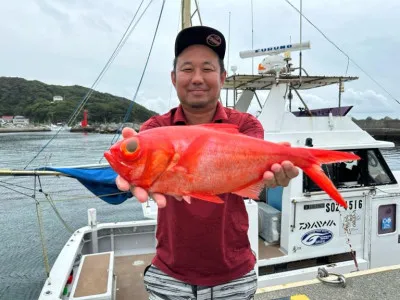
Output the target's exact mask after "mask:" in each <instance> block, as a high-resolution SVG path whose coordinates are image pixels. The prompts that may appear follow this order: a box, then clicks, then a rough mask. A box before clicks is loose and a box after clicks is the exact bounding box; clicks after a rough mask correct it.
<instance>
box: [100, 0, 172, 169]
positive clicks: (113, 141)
mask: <svg viewBox="0 0 400 300" xmlns="http://www.w3.org/2000/svg"><path fill="white" fill-rule="evenodd" d="M164 5H165V0H163V2H162V6H161V11H160V14H159V16H158V21H157V26H156V29H155V31H154V35H153V40H152V42H151V46H150V50H149V53H148V55H147V59H146V63H145V65H144V69H143V72H142V75H141V76H140V80H139V84H138V86H137V88H136V91H135V94H134V96H133V99H132V101H131V103H130V105H129V107H128V110H127V112H126V114H125V117H124V119H123V122H122V123H121V125H120V127H119V130H117V133H116V134H115V135H114V137H113V139H112V141H111V145H113V144H114V143H115V142H116V141H117V140H118V139H119V137H120V136H121V129H122V126H123V124H124V123H125V122H126V121H127V120H128V118H129V116H130V114H131V112H132V109H133V105H134V103H135V99H136V97H137V94H138V92H139V89H140V86H141V85H142V81H143V78H144V75H145V73H146V69H147V65H148V63H149V60H150V56H151V53H152V50H153V46H154V41H155V39H156V36H157V32H158V28H159V25H160V21H161V16H162V13H163V11H164ZM102 159H103V157H102V158H101V159H100V161H99V163H100V162H101V160H102Z"/></svg>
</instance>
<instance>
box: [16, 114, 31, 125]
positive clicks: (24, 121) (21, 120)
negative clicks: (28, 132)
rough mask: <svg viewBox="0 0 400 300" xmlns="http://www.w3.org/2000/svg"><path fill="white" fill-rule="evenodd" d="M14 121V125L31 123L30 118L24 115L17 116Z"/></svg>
mask: <svg viewBox="0 0 400 300" xmlns="http://www.w3.org/2000/svg"><path fill="white" fill-rule="evenodd" d="M12 122H13V124H14V125H29V119H27V118H25V117H24V116H15V117H14V118H13V120H12Z"/></svg>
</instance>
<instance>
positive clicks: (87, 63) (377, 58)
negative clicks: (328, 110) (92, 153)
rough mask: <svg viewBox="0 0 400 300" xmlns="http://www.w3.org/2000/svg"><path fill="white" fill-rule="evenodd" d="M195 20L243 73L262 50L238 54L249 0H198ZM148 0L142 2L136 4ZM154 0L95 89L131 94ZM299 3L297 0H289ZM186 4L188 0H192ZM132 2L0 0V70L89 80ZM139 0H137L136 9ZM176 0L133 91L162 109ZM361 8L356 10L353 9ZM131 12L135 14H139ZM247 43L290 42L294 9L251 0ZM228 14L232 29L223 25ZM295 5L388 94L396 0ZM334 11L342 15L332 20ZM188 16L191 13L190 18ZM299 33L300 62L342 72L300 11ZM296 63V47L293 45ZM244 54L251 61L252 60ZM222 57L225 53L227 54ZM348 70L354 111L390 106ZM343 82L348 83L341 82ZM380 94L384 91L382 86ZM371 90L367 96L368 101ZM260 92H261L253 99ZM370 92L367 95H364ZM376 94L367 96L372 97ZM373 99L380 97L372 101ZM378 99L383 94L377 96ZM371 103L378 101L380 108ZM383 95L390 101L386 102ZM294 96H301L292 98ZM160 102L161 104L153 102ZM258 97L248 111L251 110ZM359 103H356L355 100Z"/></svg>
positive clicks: (327, 102)
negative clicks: (221, 41) (213, 31)
mask: <svg viewBox="0 0 400 300" xmlns="http://www.w3.org/2000/svg"><path fill="white" fill-rule="evenodd" d="M200 2H201V3H200V12H201V18H202V21H203V24H205V25H209V26H215V27H217V28H218V29H220V30H221V31H222V32H223V33H224V34H225V36H226V38H227V40H228V46H229V48H228V49H229V51H228V52H227V58H228V57H229V66H227V67H228V69H229V67H230V66H232V65H233V64H235V65H237V66H238V72H239V73H245V72H251V71H252V67H254V70H256V68H255V66H256V65H257V64H258V62H259V61H261V59H262V57H259V58H255V59H254V60H253V61H252V60H251V59H241V58H240V57H239V51H242V50H247V49H250V48H251V46H252V34H251V33H252V27H251V24H252V16H251V7H250V5H249V2H248V1H236V0H226V1H215V0H202V1H200ZM147 3H148V1H145V2H144V4H143V5H144V6H145V5H147ZM161 3H162V2H161V1H154V2H153V3H152V4H151V5H150V7H149V10H148V11H147V12H146V13H145V14H144V16H143V18H142V20H141V21H140V22H139V23H138V25H137V27H136V28H135V30H134V31H133V32H132V35H131V36H130V38H129V40H128V42H127V43H126V44H125V46H124V48H123V49H122V50H121V52H120V53H119V55H118V57H117V58H116V59H115V61H114V63H113V65H112V66H111V68H110V69H109V70H108V72H107V74H106V76H104V78H103V80H102V81H101V83H100V84H99V85H98V89H99V90H100V91H102V92H109V93H113V94H115V95H118V96H124V97H127V98H129V99H131V98H132V97H133V94H134V91H135V90H136V87H137V84H138V81H139V78H140V75H141V73H142V71H143V66H144V62H145V61H146V58H147V54H148V51H149V47H150V43H151V40H152V37H153V34H154V29H155V26H156V22H157V19H158V15H159V12H160V8H161ZM291 3H293V5H295V6H297V7H299V1H298V0H291ZM192 5H194V1H192ZM138 6H139V1H133V2H132V1H130V0H119V1H112V0H103V1H97V0H86V1H80V0H68V1H66V0H51V1H50V0H35V1H29V0H20V1H4V3H2V6H1V9H0V25H1V27H2V29H3V30H2V31H1V32H0V38H1V40H2V41H3V44H2V47H1V48H0V65H1V66H2V68H1V70H2V72H1V76H19V77H24V78H27V79H37V80H41V81H44V82H47V83H51V84H61V85H62V84H71V83H73V84H78V85H84V86H91V85H92V83H93V82H94V80H95V78H96V77H97V76H98V75H99V73H100V71H101V69H102V68H103V66H104V65H105V63H106V62H107V60H108V59H109V57H110V55H111V53H112V52H113V51H114V49H115V47H116V45H117V43H118V42H119V40H120V39H121V36H122V34H123V33H124V31H125V30H126V27H127V26H128V24H129V22H130V21H131V18H132V17H133V15H134V14H135V12H136V10H137V9H138ZM144 6H143V7H142V8H141V11H140V12H142V11H143V9H144ZM179 6H180V1H166V4H165V8H164V14H163V17H162V19H161V23H160V27H159V32H158V34H157V39H156V42H155V44H154V49H153V52H152V56H151V59H150V62H149V65H148V70H147V72H146V76H145V78H144V80H143V83H142V86H141V89H140V91H141V92H143V94H142V96H141V97H142V98H140V103H141V104H144V105H145V106H147V107H149V108H150V107H151V109H154V110H155V111H157V112H164V111H167V108H168V106H169V105H167V104H166V103H170V102H171V103H177V102H176V97H175V96H172V99H175V102H174V101H170V100H169V99H170V98H171V97H170V90H171V88H170V86H171V85H170V78H169V72H170V70H171V62H172V58H173V47H174V39H175V35H176V33H177V31H178V28H179V25H180V22H179V21H180V18H179V13H180V7H179ZM360 7H362V9H360ZM140 12H139V14H140ZM253 12H254V15H253V24H254V26H253V33H254V38H253V44H254V48H260V47H267V46H271V45H280V44H282V43H287V42H288V41H289V40H291V41H292V42H298V41H299V38H300V35H299V15H298V13H297V12H296V11H295V10H293V8H291V7H290V6H289V5H288V4H287V3H286V2H285V1H282V0H271V1H253ZM229 13H231V21H230V24H231V28H230V29H229ZM303 13H304V14H305V15H306V16H307V17H308V18H309V19H310V20H311V21H313V22H314V24H315V25H317V26H318V27H319V28H320V29H321V30H323V32H324V33H325V34H326V35H327V36H328V37H329V38H330V39H331V40H333V41H335V42H336V43H337V44H338V45H339V46H340V47H341V48H342V49H343V50H345V51H346V52H347V53H349V54H350V55H351V57H352V58H353V59H354V60H355V61H356V62H357V63H358V64H359V65H361V66H362V67H363V68H364V69H365V70H366V71H367V72H368V73H369V74H370V75H372V76H373V77H374V79H376V80H377V81H378V82H381V83H382V84H383V85H384V86H385V87H386V88H387V89H388V90H389V91H391V92H392V93H394V96H397V97H399V98H400V95H399V94H398V91H397V85H398V84H397V80H396V77H397V71H396V69H395V68H393V67H391V66H393V58H394V57H396V56H395V55H396V52H395V49H398V47H399V46H400V36H399V35H397V34H396V30H394V29H395V28H398V27H399V25H400V19H399V18H398V15H399V14H400V2H398V1H397V0H388V1H386V2H385V5H381V3H380V2H379V1H378V0H374V1H363V0H354V1H350V2H348V3H346V6H345V7H343V4H342V3H339V2H337V1H328V2H327V1H322V2H321V1H319V0H309V1H303ZM338 20H340V21H338ZM195 23H196V24H198V23H199V20H197V19H196V21H195ZM302 38H303V40H304V41H306V40H310V41H311V47H312V49H311V50H308V51H304V52H303V67H305V68H306V70H307V72H309V73H310V74H311V75H345V70H346V65H347V59H346V58H345V57H344V56H343V54H342V53H340V52H339V51H337V49H336V48H335V47H334V46H332V45H331V44H330V43H329V42H328V41H326V40H325V39H324V38H323V37H322V35H321V34H320V33H318V32H317V31H316V30H315V29H314V28H313V27H312V26H311V25H310V24H308V23H307V22H306V20H304V19H303V36H302ZM292 57H293V61H292V62H293V63H294V64H295V65H298V62H299V59H298V53H295V52H294V53H293V54H292ZM252 62H253V63H254V64H253V65H252ZM226 63H227V59H226ZM348 74H350V75H355V76H360V80H359V81H358V82H355V83H351V84H349V87H351V89H352V90H350V89H348V90H347V91H346V93H345V94H343V103H344V105H345V104H347V103H356V104H357V109H356V107H355V108H354V109H353V111H354V112H360V113H370V114H374V113H376V112H377V111H379V113H386V112H388V113H389V111H390V109H392V110H393V111H394V112H397V108H396V105H394V104H393V103H394V102H393V101H392V100H391V99H385V98H387V97H385V96H384V98H381V97H380V96H379V95H381V94H379V93H383V91H382V90H381V89H380V88H379V87H378V86H377V85H376V84H374V83H373V82H372V81H371V80H370V79H368V77H367V76H366V75H365V74H363V73H362V72H361V71H360V70H358V69H357V68H356V67H355V66H354V65H353V64H350V66H349V69H348ZM346 88H348V87H347V85H346ZM303 94H304V98H305V99H306V100H307V101H309V102H310V103H311V104H310V106H317V107H322V106H333V105H337V89H333V88H332V89H330V90H329V89H328V91H323V92H320V91H319V90H315V91H314V90H312V91H307V93H303V92H302V95H303ZM381 96H382V95H381ZM367 99H370V100H367ZM260 100H261V101H263V99H260ZM368 101H369V102H368ZM374 101H375V102H374ZM376 101H378V102H376ZM385 101H386V102H385ZM372 103H380V104H379V105H380V106H379V108H377V107H374V106H373V104H372ZM382 103H388V105H389V107H387V106H385V105H383V104H382ZM300 104H301V103H300ZM158 106H159V107H158ZM257 106H258V104H257V102H256V101H255V104H253V105H252V107H251V109H252V110H257ZM359 106H360V108H358V107H359Z"/></svg>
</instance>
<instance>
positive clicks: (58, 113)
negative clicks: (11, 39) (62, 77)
mask: <svg viewBox="0 0 400 300" xmlns="http://www.w3.org/2000/svg"><path fill="white" fill-rule="evenodd" d="M88 90H89V89H88V88H85V87H82V86H78V85H74V86H60V85H48V84H45V83H43V82H40V81H37V80H25V79H23V78H15V77H0V117H1V116H2V115H11V116H16V115H22V116H25V117H27V118H29V119H30V121H31V123H33V122H34V123H49V122H51V123H58V122H67V121H68V120H69V118H70V117H71V115H72V113H73V112H74V110H75V109H76V107H77V105H78V103H79V102H80V101H81V100H82V99H83V97H84V96H85V95H86V93H87V92H88ZM53 96H62V97H63V98H64V100H63V101H55V102H53ZM130 103H131V101H130V100H128V99H126V98H123V97H117V96H113V95H111V94H108V93H100V92H97V91H94V92H93V94H92V95H91V96H90V98H89V101H88V102H87V103H86V105H85V107H84V108H85V109H87V110H88V118H89V123H107V122H121V121H123V119H124V117H125V114H126V111H127V110H128V107H129V104H130ZM155 114H156V113H155V112H154V111H151V110H148V109H146V108H145V107H143V106H141V105H139V104H137V103H135V104H134V107H133V110H132V114H131V116H130V118H129V119H128V120H127V122H133V123H142V122H144V121H146V120H147V119H148V118H150V117H151V116H153V115H155ZM82 117H83V112H82V111H81V112H80V115H79V116H78V119H76V120H75V123H76V122H79V121H80V120H82Z"/></svg>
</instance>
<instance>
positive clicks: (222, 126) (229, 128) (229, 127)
mask: <svg viewBox="0 0 400 300" xmlns="http://www.w3.org/2000/svg"><path fill="white" fill-rule="evenodd" d="M193 126H199V127H205V128H208V129H212V130H217V131H223V132H227V133H239V126H237V125H235V124H229V123H209V124H200V125H193Z"/></svg>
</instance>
